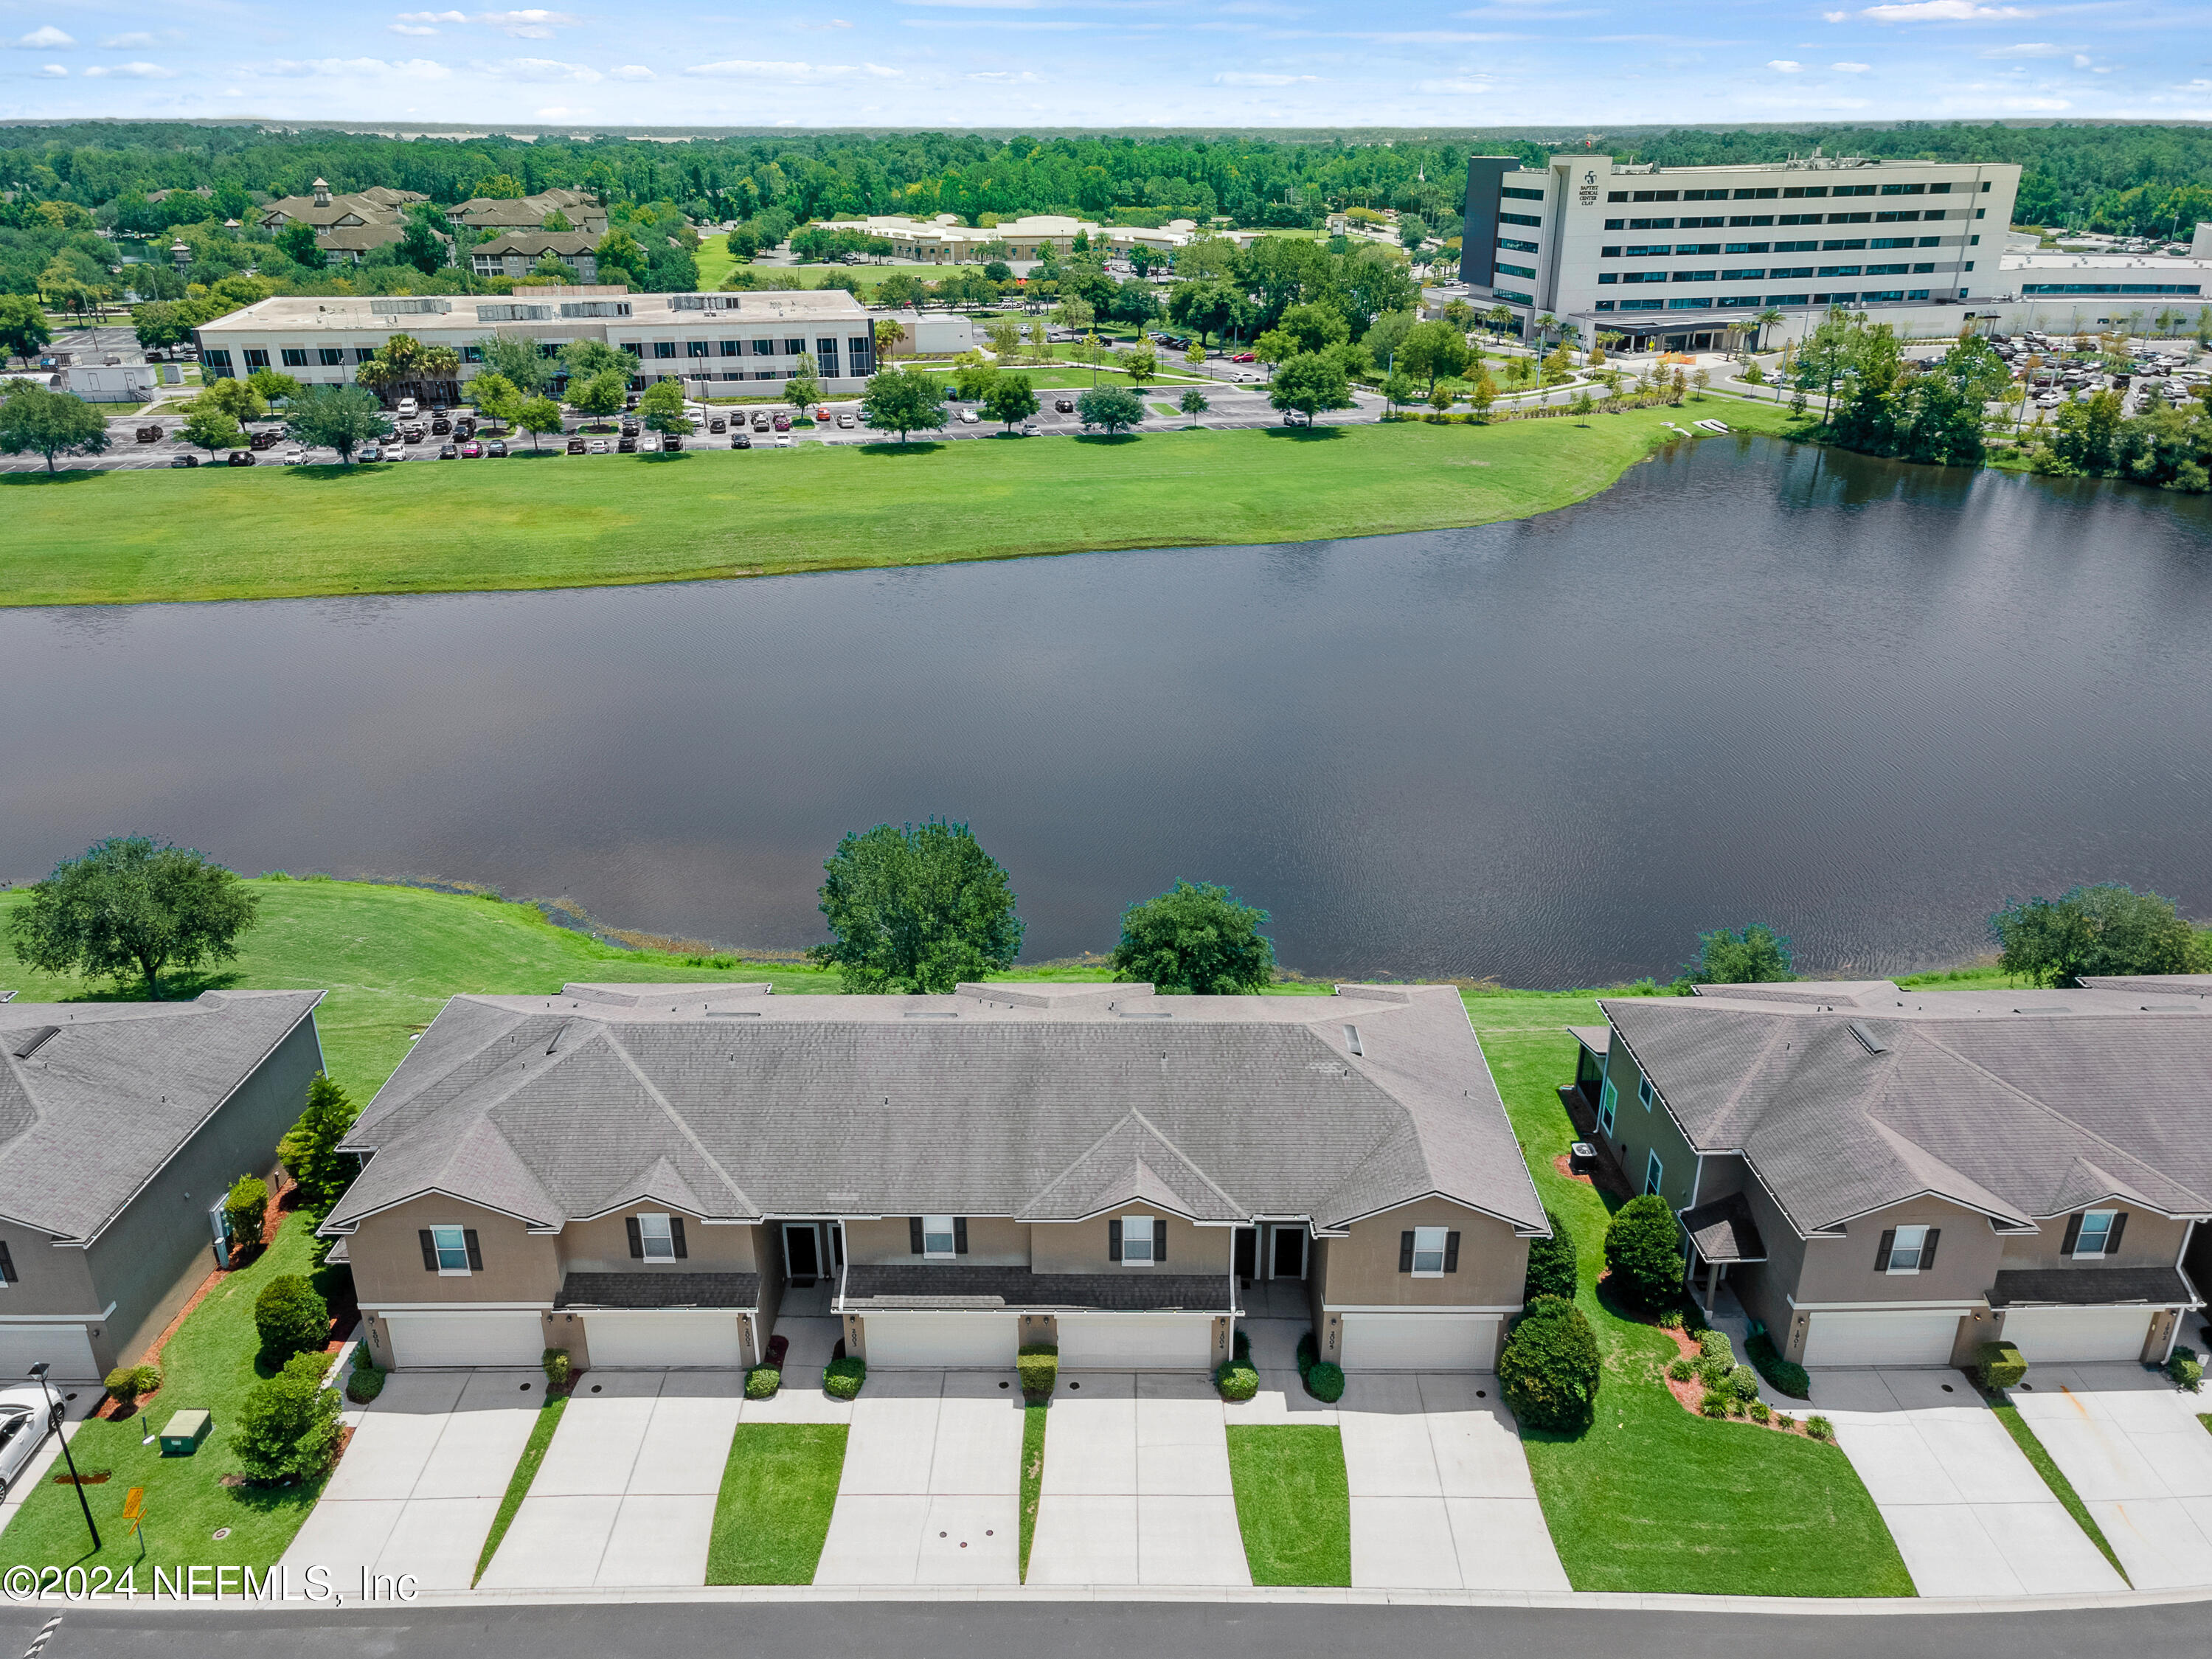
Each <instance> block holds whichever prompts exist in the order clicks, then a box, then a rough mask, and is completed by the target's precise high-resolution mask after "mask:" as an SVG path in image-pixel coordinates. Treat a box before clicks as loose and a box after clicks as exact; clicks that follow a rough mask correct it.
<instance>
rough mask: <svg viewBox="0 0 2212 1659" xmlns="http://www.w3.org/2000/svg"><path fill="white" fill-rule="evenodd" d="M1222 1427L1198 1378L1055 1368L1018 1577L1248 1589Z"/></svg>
mask: <svg viewBox="0 0 2212 1659" xmlns="http://www.w3.org/2000/svg"><path fill="white" fill-rule="evenodd" d="M1223 1427H1224V1420H1223V1414H1222V1405H1221V1398H1220V1396H1219V1395H1218V1394H1216V1393H1215V1392H1214V1389H1213V1383H1212V1379H1211V1378H1209V1377H1206V1376H1201V1375H1192V1376H1182V1375H1180V1374H1177V1373H1169V1372H1164V1373H1158V1374H1153V1373H1149V1372H1147V1373H1133V1372H1129V1371H1081V1372H1074V1373H1070V1372H1066V1371H1063V1372H1062V1373H1061V1374H1060V1386H1059V1388H1058V1389H1057V1390H1056V1391H1055V1392H1054V1395H1053V1402H1052V1410H1051V1412H1050V1413H1048V1416H1047V1418H1046V1425H1045V1437H1044V1481H1043V1487H1042V1501H1041V1502H1040V1503H1039V1504H1038V1506H1037V1523H1036V1538H1035V1539H1034V1540H1033V1541H1032V1542H1031V1544H1030V1578H1029V1582H1030V1583H1032V1584H1187V1585H1221V1584H1234V1585H1249V1583H1251V1582H1252V1573H1251V1569H1250V1568H1249V1567H1248V1566H1247V1565H1245V1561H1244V1535H1243V1533H1242V1532H1241V1531H1240V1530H1239V1529H1238V1528H1237V1499H1236V1495H1235V1492H1234V1491H1233V1489H1232V1488H1231V1486H1230V1483H1229V1441H1228V1438H1227V1437H1226V1436H1225V1434H1224V1432H1223Z"/></svg>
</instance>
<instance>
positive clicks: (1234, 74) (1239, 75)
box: [1213, 70, 1321, 87]
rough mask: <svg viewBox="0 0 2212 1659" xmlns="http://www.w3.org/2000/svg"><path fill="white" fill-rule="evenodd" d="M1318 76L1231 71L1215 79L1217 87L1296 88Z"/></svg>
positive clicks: (1314, 79)
mask: <svg viewBox="0 0 2212 1659" xmlns="http://www.w3.org/2000/svg"><path fill="white" fill-rule="evenodd" d="M1320 78H1321V77H1320V76H1317V75H1262V74H1259V73H1257V72H1256V71H1252V70H1229V71H1227V72H1226V73H1225V74H1221V75H1217V76H1214V77H1213V84H1214V85H1215V86H1217V87H1294V86H1296V85H1297V84H1298V82H1301V81H1317V80H1319V79H1320Z"/></svg>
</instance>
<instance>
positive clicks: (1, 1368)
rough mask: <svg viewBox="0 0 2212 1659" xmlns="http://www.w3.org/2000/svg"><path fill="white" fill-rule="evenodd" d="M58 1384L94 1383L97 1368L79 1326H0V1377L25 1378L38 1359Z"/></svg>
mask: <svg viewBox="0 0 2212 1659" xmlns="http://www.w3.org/2000/svg"><path fill="white" fill-rule="evenodd" d="M42 1359H43V1360H44V1361H46V1364H48V1365H49V1366H51V1367H52V1371H51V1372H50V1375H51V1376H52V1378H53V1380H54V1381H55V1382H57V1383H60V1382H63V1381H65V1380H66V1381H68V1382H71V1383H91V1382H96V1381H98V1380H99V1377H100V1366H99V1364H97V1362H95V1361H94V1358H93V1357H92V1339H91V1338H90V1337H88V1336H87V1335H86V1334H84V1327H83V1326H82V1325H33V1324H20V1325H19V1324H13V1323H10V1324H5V1325H0V1376H7V1377H21V1376H27V1375H28V1374H29V1372H30V1369H31V1367H32V1366H33V1365H35V1364H38V1363H39V1362H40V1360H42Z"/></svg>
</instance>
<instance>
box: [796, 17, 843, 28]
mask: <svg viewBox="0 0 2212 1659" xmlns="http://www.w3.org/2000/svg"><path fill="white" fill-rule="evenodd" d="M792 27H793V28H795V29H808V30H816V29H848V28H850V27H853V26H852V25H851V24H850V23H848V22H847V21H845V20H844V19H843V18H842V17H833V18H831V19H830V20H829V21H828V22H826V23H793V25H792Z"/></svg>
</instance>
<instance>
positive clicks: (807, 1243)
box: [783, 1221, 822, 1285]
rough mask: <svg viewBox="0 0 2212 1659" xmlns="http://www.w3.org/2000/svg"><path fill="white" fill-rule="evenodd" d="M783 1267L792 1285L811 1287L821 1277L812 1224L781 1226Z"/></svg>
mask: <svg viewBox="0 0 2212 1659" xmlns="http://www.w3.org/2000/svg"><path fill="white" fill-rule="evenodd" d="M783 1265H784V1267H785V1268H786V1269H787V1271H788V1272H789V1273H790V1275H791V1282H792V1283H793V1284H794V1285H811V1284H812V1283H813V1282H814V1281H815V1279H817V1278H819V1277H820V1276H821V1273H822V1255H821V1247H820V1244H819V1243H818V1241H817V1237H816V1235H815V1231H814V1224H813V1223H812V1222H811V1221H787V1222H785V1223H784V1224H783Z"/></svg>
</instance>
